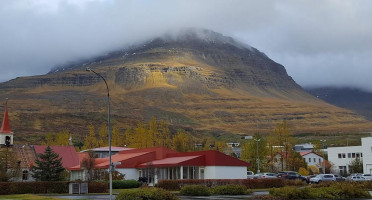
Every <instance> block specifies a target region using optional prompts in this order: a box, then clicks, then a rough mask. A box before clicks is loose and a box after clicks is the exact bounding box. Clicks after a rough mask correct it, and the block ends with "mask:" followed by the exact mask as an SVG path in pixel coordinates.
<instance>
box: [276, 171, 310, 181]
mask: <svg viewBox="0 0 372 200" xmlns="http://www.w3.org/2000/svg"><path fill="white" fill-rule="evenodd" d="M278 177H279V178H284V179H288V180H296V179H299V180H302V181H306V182H308V181H307V179H306V177H304V176H301V175H300V174H299V173H297V172H293V171H282V172H278Z"/></svg>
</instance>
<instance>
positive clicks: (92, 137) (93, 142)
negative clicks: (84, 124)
mask: <svg viewBox="0 0 372 200" xmlns="http://www.w3.org/2000/svg"><path fill="white" fill-rule="evenodd" d="M88 129H89V135H88V136H87V137H85V141H84V146H83V149H93V148H96V147H98V141H97V138H96V133H95V131H94V126H93V125H92V124H91V125H89V126H88Z"/></svg>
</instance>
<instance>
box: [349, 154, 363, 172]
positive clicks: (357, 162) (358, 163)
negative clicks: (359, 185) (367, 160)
mask: <svg viewBox="0 0 372 200" xmlns="http://www.w3.org/2000/svg"><path fill="white" fill-rule="evenodd" d="M349 170H350V173H363V161H362V159H360V158H359V157H357V158H355V159H354V160H352V161H351V162H350V164H349Z"/></svg>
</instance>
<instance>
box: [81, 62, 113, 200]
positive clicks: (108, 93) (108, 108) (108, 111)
mask: <svg viewBox="0 0 372 200" xmlns="http://www.w3.org/2000/svg"><path fill="white" fill-rule="evenodd" d="M86 70H87V71H90V72H93V73H95V74H96V75H97V76H99V77H101V78H102V79H103V81H104V82H105V84H106V88H107V132H108V137H109V138H108V139H109V157H110V166H109V181H110V200H112V168H113V164H112V161H111V131H110V91H109V87H108V85H107V82H106V79H105V78H103V76H101V74H98V73H97V72H95V71H94V70H92V69H91V68H89V67H87V68H86Z"/></svg>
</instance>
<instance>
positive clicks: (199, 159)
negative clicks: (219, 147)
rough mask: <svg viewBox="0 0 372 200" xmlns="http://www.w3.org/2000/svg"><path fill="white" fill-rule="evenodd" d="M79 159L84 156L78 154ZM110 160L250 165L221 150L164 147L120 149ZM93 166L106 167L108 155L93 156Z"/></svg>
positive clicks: (125, 164) (131, 164)
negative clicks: (192, 150)
mask: <svg viewBox="0 0 372 200" xmlns="http://www.w3.org/2000/svg"><path fill="white" fill-rule="evenodd" d="M79 157H80V161H82V159H83V158H84V157H86V156H84V154H82V155H79ZM111 159H112V162H113V163H115V162H120V164H119V165H117V166H116V168H142V167H150V166H155V167H166V166H250V164H249V163H247V162H244V161H242V160H239V159H237V158H234V157H232V156H228V155H226V154H223V153H221V152H218V151H215V150H210V151H197V152H187V153H179V152H176V151H174V150H171V149H168V148H164V147H151V148H143V149H132V150H124V151H120V152H119V153H118V154H115V155H112V157H111ZM94 162H95V167H97V168H108V167H109V163H110V162H109V157H105V158H94ZM80 169H81V166H80V164H77V165H75V166H72V167H70V168H69V170H80Z"/></svg>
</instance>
